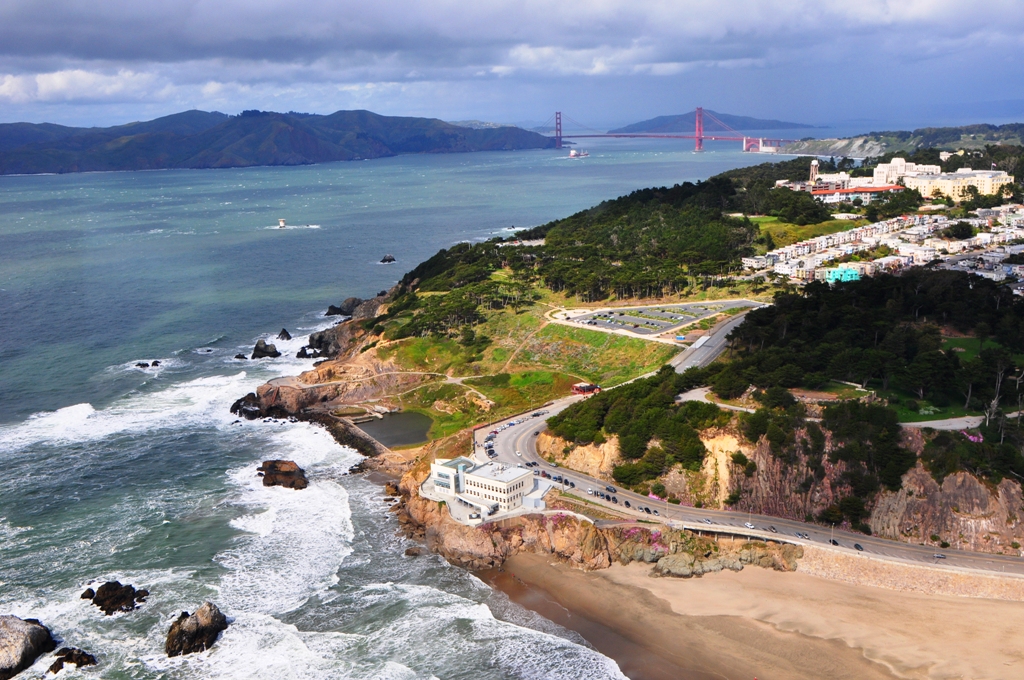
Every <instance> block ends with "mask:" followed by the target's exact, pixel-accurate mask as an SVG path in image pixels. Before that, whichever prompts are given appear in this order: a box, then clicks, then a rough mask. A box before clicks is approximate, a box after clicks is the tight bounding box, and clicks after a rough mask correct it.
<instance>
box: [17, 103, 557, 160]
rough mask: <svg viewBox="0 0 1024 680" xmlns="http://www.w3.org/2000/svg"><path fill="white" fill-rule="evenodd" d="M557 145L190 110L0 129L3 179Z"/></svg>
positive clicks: (394, 122) (398, 125)
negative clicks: (93, 123)
mask: <svg viewBox="0 0 1024 680" xmlns="http://www.w3.org/2000/svg"><path fill="white" fill-rule="evenodd" d="M553 145H554V141H553V140H552V139H550V138H548V137H544V136H542V135H539V134H536V133H533V132H528V131H526V130H523V129H520V128H515V127H501V128H487V129H472V128H466V127H459V126H457V125H451V124H449V123H445V122H443V121H440V120H436V119H432V118H407V117H395V116H380V115H377V114H375V113H371V112H370V111H338V112H336V113H332V114H330V115H327V116H321V115H312V114H303V113H273V112H269V111H244V112H242V114H240V115H238V116H226V115H224V114H221V113H207V112H204V111H187V112H184V113H181V114H176V115H174V116H167V117H165V118H158V119H156V120H153V121H148V122H145V123H131V124H128V125H121V126H117V127H112V128H67V127H62V126H55V125H48V124H43V125H32V124H28V123H17V124H12V125H0V174H12V173H22V174H28V173H41V172H47V173H49V172H56V173H63V172H86V171H97V170H152V169H163V168H228V167H247V166H253V165H306V164H310V163H322V162H327V161H342V160H358V159H365V158H380V157H382V156H394V155H398V154H408V153H454V152H465V151H494V150H506V149H539V148H547V147H549V146H553Z"/></svg>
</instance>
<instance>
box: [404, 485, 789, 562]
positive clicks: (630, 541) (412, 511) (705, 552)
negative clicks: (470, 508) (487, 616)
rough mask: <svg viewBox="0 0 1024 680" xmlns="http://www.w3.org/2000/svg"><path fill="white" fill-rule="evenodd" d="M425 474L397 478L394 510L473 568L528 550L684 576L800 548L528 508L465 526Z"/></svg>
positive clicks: (434, 546) (416, 533) (785, 557)
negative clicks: (427, 493) (425, 492)
mask: <svg viewBox="0 0 1024 680" xmlns="http://www.w3.org/2000/svg"><path fill="white" fill-rule="evenodd" d="M424 474H425V473H424V472H423V471H421V470H419V471H416V472H413V473H409V474H407V475H406V476H404V477H403V478H402V482H401V491H402V495H403V502H402V503H400V504H396V505H395V506H392V508H391V511H392V512H394V513H396V516H397V519H398V521H399V523H400V524H401V525H402V527H403V529H404V530H405V532H406V533H407V535H409V536H412V537H415V538H420V539H422V540H423V541H424V542H425V543H426V545H427V547H428V548H429V549H430V550H432V551H434V552H436V553H438V554H440V555H441V556H442V557H444V558H445V559H446V560H448V561H449V562H451V563H452V564H456V565H458V566H462V567H466V568H470V569H483V568H489V567H497V566H500V565H501V564H502V563H503V562H504V561H505V560H506V559H507V558H508V557H509V556H511V555H514V554H516V553H522V552H528V553H538V554H543V555H550V556H552V557H554V558H556V559H559V560H561V561H563V562H565V563H567V564H569V565H570V566H572V567H574V568H577V569H583V570H593V569H605V568H607V567H609V566H611V564H612V563H613V562H619V563H620V564H629V563H630V562H644V563H647V564H652V565H660V566H658V567H656V570H657V573H658V574H659V575H664V576H686V577H689V576H700V575H701V574H704V573H709V572H712V571H721V570H722V569H725V568H728V569H741V568H742V567H743V566H744V565H748V564H749V565H756V566H761V567H766V568H772V569H778V570H782V571H793V570H794V569H796V561H797V559H798V558H799V557H800V555H801V554H802V553H801V551H800V548H799V546H791V545H786V544H780V543H771V542H757V541H736V540H732V539H729V538H725V539H719V540H715V539H711V538H707V537H699V536H696V535H695V534H693V533H691V532H688V531H675V530H669V529H667V528H664V527H662V528H654V527H649V526H644V525H640V524H622V525H612V526H608V527H598V526H596V525H595V524H594V523H592V522H590V521H587V520H585V519H582V518H580V517H579V516H577V515H573V514H569V513H565V514H562V513H548V514H535V515H525V516H519V517H514V518H510V519H507V520H502V521H500V522H496V523H493V524H484V525H481V526H479V527H470V526H466V525H463V524H460V523H458V522H456V521H455V520H454V519H452V517H451V515H450V514H449V513H448V509H447V507H446V506H445V504H443V503H437V502H435V501H431V500H429V499H426V498H423V497H422V496H420V495H419V494H418V488H419V481H420V480H421V479H422V478H423V475H424ZM666 558H667V559H666ZM662 560H665V561H664V562H662Z"/></svg>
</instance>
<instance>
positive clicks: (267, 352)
mask: <svg viewBox="0 0 1024 680" xmlns="http://www.w3.org/2000/svg"><path fill="white" fill-rule="evenodd" d="M279 356H281V353H280V352H278V351H277V347H275V346H274V345H269V344H267V341H266V340H263V339H262V338H261V339H260V340H257V341H256V346H255V347H253V348H252V357H250V358H252V359H276V358H277V357H279Z"/></svg>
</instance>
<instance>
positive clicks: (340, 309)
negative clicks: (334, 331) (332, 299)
mask: <svg viewBox="0 0 1024 680" xmlns="http://www.w3.org/2000/svg"><path fill="white" fill-rule="evenodd" d="M361 304H363V300H362V299H361V298H357V297H350V298H346V299H345V301H344V302H342V303H341V304H340V305H338V306H335V305H331V306H330V307H328V308H327V313H326V314H324V316H352V312H354V311H355V309H356V307H358V306H359V305H361Z"/></svg>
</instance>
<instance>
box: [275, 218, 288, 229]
mask: <svg viewBox="0 0 1024 680" xmlns="http://www.w3.org/2000/svg"><path fill="white" fill-rule="evenodd" d="M285 226H287V225H285V223H284V218H283V217H282V218H280V219H279V220H278V221H277V228H278V229H284V228H285Z"/></svg>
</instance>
